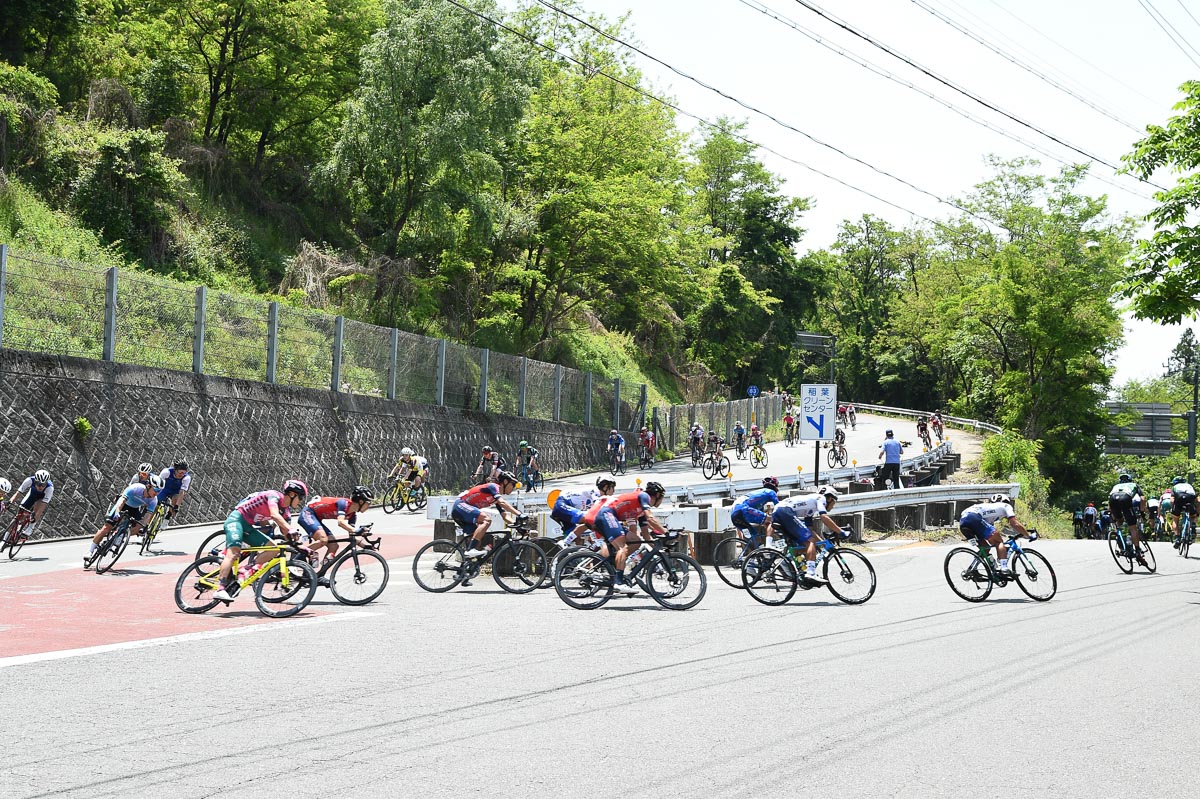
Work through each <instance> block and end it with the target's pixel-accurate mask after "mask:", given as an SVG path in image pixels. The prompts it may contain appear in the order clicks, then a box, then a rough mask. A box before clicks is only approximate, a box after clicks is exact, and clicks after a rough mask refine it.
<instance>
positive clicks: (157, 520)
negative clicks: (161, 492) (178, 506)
mask: <svg viewBox="0 0 1200 799" xmlns="http://www.w3.org/2000/svg"><path fill="white" fill-rule="evenodd" d="M170 511H171V503H169V502H160V503H158V506H157V507H156V508H155V509H154V513H151V514H150V519H149V521H147V522H146V524H145V526H143V527H142V546H141V548H140V549H139V550H138V554H139V555H146V554H150V553H153V551H154V550H153V549H151V545H152V544H153V543H154V539H155V538H157V537H158V533H159V531H160V530H162V526H163V524H164V523H165V522H166V520H167V517H168V516H169V515H170Z"/></svg>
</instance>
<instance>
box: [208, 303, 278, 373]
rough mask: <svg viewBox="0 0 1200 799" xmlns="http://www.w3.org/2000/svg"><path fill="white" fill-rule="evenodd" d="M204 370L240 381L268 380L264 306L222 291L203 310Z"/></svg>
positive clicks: (265, 309)
mask: <svg viewBox="0 0 1200 799" xmlns="http://www.w3.org/2000/svg"><path fill="white" fill-rule="evenodd" d="M204 371H205V372H206V373H207V374H214V375H220V376H221V377H233V378H237V379H239V380H266V379H267V303H266V302H263V301H262V300H252V299H248V298H245V297H238V296H236V295H234V294H226V293H225V292H213V293H212V294H209V295H208V298H207V302H206V304H205V309H204Z"/></svg>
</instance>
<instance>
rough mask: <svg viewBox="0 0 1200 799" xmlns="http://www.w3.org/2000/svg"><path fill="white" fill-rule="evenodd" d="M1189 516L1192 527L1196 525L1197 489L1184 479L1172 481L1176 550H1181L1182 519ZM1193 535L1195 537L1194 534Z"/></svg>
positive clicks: (1177, 478)
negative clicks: (1179, 536)
mask: <svg viewBox="0 0 1200 799" xmlns="http://www.w3.org/2000/svg"><path fill="white" fill-rule="evenodd" d="M1185 513H1186V514H1187V516H1188V519H1189V520H1190V522H1191V524H1192V526H1193V527H1194V526H1195V524H1196V489H1195V488H1193V487H1192V484H1191V483H1189V482H1188V481H1187V480H1185V479H1183V478H1182V477H1176V478H1175V479H1174V480H1172V481H1171V514H1172V515H1173V516H1174V517H1175V532H1176V536H1177V537H1176V538H1175V548H1176V549H1178V548H1179V538H1178V534H1180V533H1182V532H1183V527H1182V525H1181V524H1180V519H1181V518H1182V517H1183V514H1185ZM1192 535H1195V533H1194V532H1193V533H1192Z"/></svg>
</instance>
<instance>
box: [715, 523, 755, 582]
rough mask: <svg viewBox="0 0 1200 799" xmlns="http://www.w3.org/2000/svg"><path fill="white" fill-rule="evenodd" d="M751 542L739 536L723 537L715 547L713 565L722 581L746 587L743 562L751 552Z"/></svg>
mask: <svg viewBox="0 0 1200 799" xmlns="http://www.w3.org/2000/svg"><path fill="white" fill-rule="evenodd" d="M750 550H751V546H750V542H749V541H747V540H745V539H744V538H739V537H738V536H736V535H735V536H730V537H729V538H722V539H721V540H720V541H718V542H717V545H716V546H715V547H713V566H715V567H716V569H717V576H718V577H720V578H721V582H723V583H725V585H727V586H729V587H730V588H745V587H746V584H745V583H744V582H742V563H744V562H745V560H746V555H748V554H749V553H750Z"/></svg>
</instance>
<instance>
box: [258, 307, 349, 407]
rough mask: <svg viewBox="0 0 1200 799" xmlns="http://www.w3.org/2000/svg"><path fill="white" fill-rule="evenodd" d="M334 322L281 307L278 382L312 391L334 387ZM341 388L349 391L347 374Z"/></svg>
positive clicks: (330, 318) (306, 312) (324, 317)
mask: <svg viewBox="0 0 1200 799" xmlns="http://www.w3.org/2000/svg"><path fill="white" fill-rule="evenodd" d="M334 319H335V317H332V316H326V315H325V314H321V313H317V312H315V311H308V310H305V309H303V308H293V307H291V306H287V305H281V306H279V354H278V356H277V357H278V361H277V364H276V367H275V369H276V372H275V374H276V382H279V383H286V384H287V385H289V386H306V387H308V388H329V387H330V385H331V383H330V380H331V370H332V368H333V325H334ZM340 388H341V389H343V390H344V389H346V388H348V386H347V384H346V378H345V374H344V373H343V375H342V385H341V386H340Z"/></svg>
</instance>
